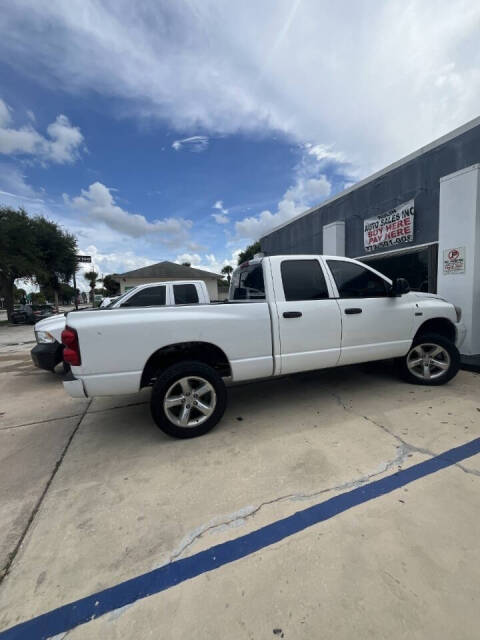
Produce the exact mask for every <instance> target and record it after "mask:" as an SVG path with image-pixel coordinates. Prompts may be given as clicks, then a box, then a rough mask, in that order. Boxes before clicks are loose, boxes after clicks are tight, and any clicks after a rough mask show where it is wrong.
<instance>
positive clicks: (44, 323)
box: [35, 313, 65, 342]
mask: <svg viewBox="0 0 480 640" xmlns="http://www.w3.org/2000/svg"><path fill="white" fill-rule="evenodd" d="M64 329H65V316H64V315H63V314H62V313H59V314H57V315H55V316H51V317H50V318H44V319H43V320H40V321H39V322H37V323H36V324H35V331H48V332H49V333H51V334H52V336H53V337H54V338H55V340H57V342H61V341H62V331H63V330H64Z"/></svg>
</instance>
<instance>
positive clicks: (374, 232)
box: [363, 200, 415, 251]
mask: <svg viewBox="0 0 480 640" xmlns="http://www.w3.org/2000/svg"><path fill="white" fill-rule="evenodd" d="M414 217H415V202H414V200H410V201H409V202H405V203H404V204H401V205H399V206H398V207H395V208H394V209H390V211H387V212H386V213H382V214H381V215H379V216H376V217H375V218H367V219H366V220H364V221H363V242H364V246H365V249H366V251H374V250H375V249H386V248H388V247H399V246H401V245H403V244H406V243H408V242H412V241H413V220H414Z"/></svg>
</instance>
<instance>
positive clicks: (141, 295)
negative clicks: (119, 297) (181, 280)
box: [121, 286, 166, 307]
mask: <svg viewBox="0 0 480 640" xmlns="http://www.w3.org/2000/svg"><path fill="white" fill-rule="evenodd" d="M165 292H166V287H165V286H162V287H148V288H147V289H142V290H141V291H139V292H138V293H136V294H135V295H133V296H132V297H131V298H129V299H128V300H127V301H126V302H124V303H123V304H122V305H121V306H122V307H158V306H162V305H164V304H165V300H166V295H165Z"/></svg>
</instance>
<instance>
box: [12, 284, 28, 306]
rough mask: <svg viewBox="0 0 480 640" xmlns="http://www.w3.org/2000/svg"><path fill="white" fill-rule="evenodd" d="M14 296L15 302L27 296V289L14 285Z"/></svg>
mask: <svg viewBox="0 0 480 640" xmlns="http://www.w3.org/2000/svg"><path fill="white" fill-rule="evenodd" d="M13 297H14V300H15V302H19V301H20V300H24V299H26V298H27V292H26V291H25V289H17V287H16V286H15V285H13Z"/></svg>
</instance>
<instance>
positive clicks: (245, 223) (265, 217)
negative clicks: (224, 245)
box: [235, 147, 332, 242]
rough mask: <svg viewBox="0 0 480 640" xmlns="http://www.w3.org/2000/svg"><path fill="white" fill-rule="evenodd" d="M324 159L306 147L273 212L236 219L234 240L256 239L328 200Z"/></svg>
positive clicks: (327, 182) (328, 188)
mask: <svg viewBox="0 0 480 640" xmlns="http://www.w3.org/2000/svg"><path fill="white" fill-rule="evenodd" d="M319 156H320V157H319ZM325 160H326V158H325V155H324V154H318V155H317V153H313V154H312V153H310V147H306V148H305V150H304V155H303V157H302V158H301V159H300V161H299V163H298V165H297V166H296V167H295V171H294V173H295V181H294V183H293V185H292V186H291V187H289V188H288V189H287V190H286V191H285V193H284V194H283V196H282V198H281V200H280V202H279V203H278V205H277V210H276V211H275V212H274V213H272V212H271V211H270V210H268V209H266V210H264V211H262V212H261V213H259V214H258V215H256V216H248V217H246V218H244V219H243V220H238V221H237V222H236V223H235V232H236V236H237V238H242V239H243V240H246V241H249V242H252V241H256V240H259V239H260V238H261V237H262V236H263V235H265V234H266V233H267V232H269V231H271V230H272V229H273V228H274V227H277V226H278V225H280V224H283V223H284V222H287V221H288V220H291V219H292V218H294V217H295V216H297V215H298V214H300V213H302V211H305V210H306V209H308V208H310V207H311V206H313V205H315V204H319V203H320V202H322V201H323V200H325V198H328V196H329V195H330V194H331V190H332V185H331V183H330V181H329V180H328V178H327V177H326V176H325V175H324V174H323V173H322V171H323V169H324V161H325Z"/></svg>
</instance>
